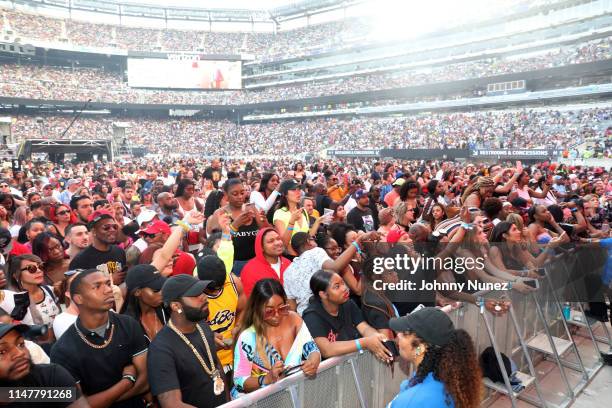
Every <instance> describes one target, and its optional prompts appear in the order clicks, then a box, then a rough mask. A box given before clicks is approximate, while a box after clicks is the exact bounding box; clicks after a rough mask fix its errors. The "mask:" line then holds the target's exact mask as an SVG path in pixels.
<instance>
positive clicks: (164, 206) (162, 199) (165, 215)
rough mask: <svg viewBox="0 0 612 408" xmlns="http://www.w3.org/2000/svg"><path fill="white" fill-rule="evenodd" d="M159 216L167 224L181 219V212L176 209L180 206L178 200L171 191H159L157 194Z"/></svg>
mask: <svg viewBox="0 0 612 408" xmlns="http://www.w3.org/2000/svg"><path fill="white" fill-rule="evenodd" d="M157 206H158V218H159V219H160V220H162V221H164V222H165V223H166V224H173V223H175V222H176V221H178V220H180V219H181V216H180V214H179V213H178V212H177V211H176V210H177V208H178V207H179V204H178V201H176V198H174V194H172V193H169V192H163V193H159V195H158V196H157Z"/></svg>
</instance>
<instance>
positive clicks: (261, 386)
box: [257, 374, 268, 388]
mask: <svg viewBox="0 0 612 408" xmlns="http://www.w3.org/2000/svg"><path fill="white" fill-rule="evenodd" d="M266 375H268V374H265V375H260V376H259V377H257V383H258V384H259V388H263V387H265V386H266V384H264V380H265V379H266Z"/></svg>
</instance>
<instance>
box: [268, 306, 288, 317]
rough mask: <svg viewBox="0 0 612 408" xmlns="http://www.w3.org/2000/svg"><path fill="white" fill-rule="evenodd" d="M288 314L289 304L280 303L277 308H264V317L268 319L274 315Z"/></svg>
mask: <svg viewBox="0 0 612 408" xmlns="http://www.w3.org/2000/svg"><path fill="white" fill-rule="evenodd" d="M288 314H289V305H281V306H279V307H277V308H267V309H266V310H264V319H270V318H272V317H274V316H276V315H279V316H287V315H288Z"/></svg>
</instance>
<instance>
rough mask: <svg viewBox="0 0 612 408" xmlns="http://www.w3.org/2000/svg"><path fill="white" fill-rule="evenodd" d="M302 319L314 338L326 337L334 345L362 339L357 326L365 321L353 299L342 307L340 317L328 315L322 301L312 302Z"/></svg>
mask: <svg viewBox="0 0 612 408" xmlns="http://www.w3.org/2000/svg"><path fill="white" fill-rule="evenodd" d="M302 318H303V319H304V322H306V327H308V330H309V331H310V334H311V335H312V337H313V338H316V337H326V338H327V340H329V341H330V342H332V343H333V342H335V341H345V340H355V339H358V338H360V337H361V335H360V334H359V331H358V330H357V325H358V324H359V323H361V322H363V321H364V320H363V314H362V313H361V310H359V308H358V307H357V305H356V304H355V302H353V301H352V300H351V299H349V300H348V301H347V302H346V303H343V304H342V305H340V307H339V308H338V316H332V315H330V314H329V313H327V312H326V311H325V309H323V305H322V304H321V301H320V300H312V301H311V302H310V304H309V305H308V307H307V308H306V310H304V313H303V314H302Z"/></svg>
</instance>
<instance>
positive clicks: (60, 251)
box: [32, 232, 70, 285]
mask: <svg viewBox="0 0 612 408" xmlns="http://www.w3.org/2000/svg"><path fill="white" fill-rule="evenodd" d="M32 253H33V254H34V255H36V256H38V257H39V258H40V259H41V261H42V262H43V267H42V268H43V270H44V272H45V278H46V280H47V282H49V283H50V284H52V285H54V284H56V283H58V282H60V281H62V280H63V279H64V272H66V271H67V270H68V265H69V264H70V259H69V258H68V256H67V255H66V253H65V252H64V247H63V246H62V241H61V240H60V239H59V237H57V236H55V235H53V234H51V233H50V232H42V233H40V234H38V235H37V236H36V238H34V241H33V242H32Z"/></svg>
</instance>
